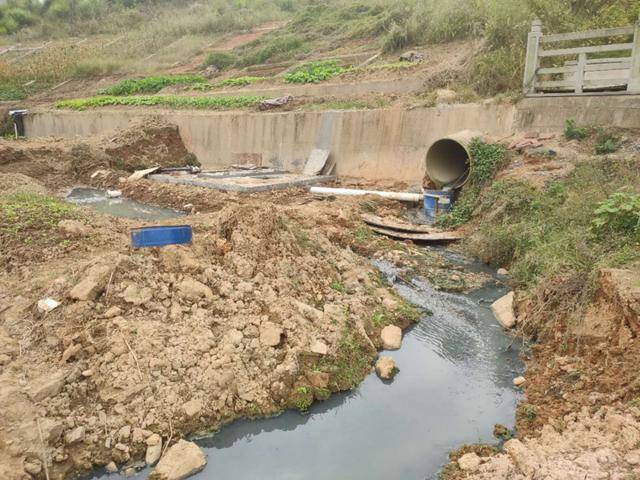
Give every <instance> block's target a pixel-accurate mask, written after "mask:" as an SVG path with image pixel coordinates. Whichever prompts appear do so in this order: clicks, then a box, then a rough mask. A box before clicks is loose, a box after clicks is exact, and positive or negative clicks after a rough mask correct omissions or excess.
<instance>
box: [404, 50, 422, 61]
mask: <svg viewBox="0 0 640 480" xmlns="http://www.w3.org/2000/svg"><path fill="white" fill-rule="evenodd" d="M423 58H424V55H423V54H421V53H420V52H416V51H414V50H410V51H408V52H404V53H403V54H402V55H400V61H401V62H411V63H416V62H419V61H421V60H422V59H423Z"/></svg>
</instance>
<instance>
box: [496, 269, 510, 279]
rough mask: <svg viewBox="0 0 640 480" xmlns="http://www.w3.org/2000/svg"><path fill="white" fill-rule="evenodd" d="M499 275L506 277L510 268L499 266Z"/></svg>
mask: <svg viewBox="0 0 640 480" xmlns="http://www.w3.org/2000/svg"><path fill="white" fill-rule="evenodd" d="M498 275H501V276H503V277H506V276H507V275H509V270H507V269H506V268H499V269H498Z"/></svg>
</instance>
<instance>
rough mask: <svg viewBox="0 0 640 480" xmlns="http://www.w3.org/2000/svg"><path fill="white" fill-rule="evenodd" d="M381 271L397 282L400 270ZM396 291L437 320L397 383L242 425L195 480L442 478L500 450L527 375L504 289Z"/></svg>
mask: <svg viewBox="0 0 640 480" xmlns="http://www.w3.org/2000/svg"><path fill="white" fill-rule="evenodd" d="M376 266H377V267H378V268H379V269H380V270H381V271H382V272H383V273H384V274H385V275H387V277H388V278H389V279H390V280H391V281H394V280H395V270H394V268H393V267H392V266H391V265H389V264H386V263H376ZM466 267H471V268H473V269H475V270H476V271H478V270H484V271H488V270H486V269H485V268H484V267H483V266H481V265H468V264H467V265H466ZM395 287H396V289H397V290H398V292H399V293H400V294H401V295H402V296H403V297H404V298H406V299H407V300H409V301H411V302H413V303H415V304H417V305H419V306H421V307H423V308H425V309H427V310H429V311H431V312H433V315H431V316H426V317H424V318H423V319H422V320H421V321H420V322H419V323H418V324H417V325H416V326H415V327H414V328H412V329H411V330H410V331H409V332H406V333H405V337H404V340H403V344H402V348H401V349H400V350H399V351H394V352H385V353H384V355H389V356H391V357H393V358H394V359H395V361H396V363H397V365H398V367H399V368H400V372H399V373H398V374H397V376H396V377H395V379H394V380H393V382H391V383H384V382H382V381H380V380H379V379H378V378H377V376H376V375H375V374H371V375H369V376H368V377H367V378H366V379H365V380H364V382H363V383H362V384H361V385H360V386H359V387H358V388H357V389H355V390H353V391H351V392H348V393H344V394H337V395H334V396H332V397H331V398H330V399H329V400H328V401H326V402H322V403H318V404H315V405H314V406H312V408H311V409H310V411H309V412H308V413H307V414H301V413H298V412H295V411H287V412H284V413H283V414H282V415H280V416H278V417H274V418H269V419H264V420H257V421H246V420H241V421H236V422H233V423H232V424H230V425H227V426H225V427H223V428H222V429H221V430H220V431H219V432H217V433H216V434H215V435H213V436H211V437H208V438H204V439H200V440H198V441H197V443H199V445H200V446H201V447H203V448H204V450H205V452H206V455H207V459H208V464H207V467H206V468H205V470H203V471H202V472H200V473H199V474H197V475H195V476H193V477H192V478H193V479H194V480H213V479H219V478H233V479H234V480H258V479H260V480H276V479H277V480H294V479H295V480H298V479H316V480H317V479H320V480H324V479H327V480H329V479H331V480H334V479H336V478H366V479H368V480H376V479H380V480H382V479H389V478H402V479H405V480H413V479H415V480H424V479H436V478H437V476H438V472H439V471H440V470H441V468H442V467H443V465H444V464H445V463H446V462H447V455H448V453H449V452H450V451H451V450H454V449H456V448H458V447H460V446H462V445H464V444H469V443H478V442H480V443H483V442H484V443H494V442H495V439H494V438H493V435H492V432H493V427H494V425H495V424H498V423H499V424H502V425H505V426H506V427H508V428H512V427H513V425H514V423H515V410H516V405H517V402H518V399H519V396H520V394H519V392H518V391H517V390H516V389H515V388H514V387H513V385H512V380H513V378H514V377H516V376H518V375H520V374H521V373H522V371H523V369H524V367H523V365H522V363H521V361H520V359H519V351H518V347H517V345H514V346H511V348H510V345H511V343H512V339H511V338H510V337H508V336H506V335H505V334H504V333H503V331H502V330H501V328H500V327H499V325H498V323H497V321H496V320H495V318H494V317H493V314H492V313H491V311H490V309H489V307H488V305H490V303H491V302H492V301H494V300H496V299H497V298H499V297H500V296H502V295H503V294H504V293H505V290H504V287H498V286H496V285H495V284H494V283H490V284H488V285H487V286H485V287H483V288H481V289H480V290H477V291H475V292H472V293H470V294H465V295H463V294H450V293H444V292H440V291H436V290H434V289H433V288H432V287H431V286H430V285H428V284H427V283H424V282H422V281H419V280H414V281H413V282H412V283H411V284H403V283H395ZM148 473H149V469H146V470H143V471H141V472H139V473H138V474H137V475H136V477H134V478H146V476H147V475H148ZM86 478H92V479H94V480H119V479H122V478H124V477H122V476H121V475H118V474H114V475H107V474H104V473H98V474H94V476H92V477H86Z"/></svg>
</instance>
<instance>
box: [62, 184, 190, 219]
mask: <svg viewBox="0 0 640 480" xmlns="http://www.w3.org/2000/svg"><path fill="white" fill-rule="evenodd" d="M66 199H67V201H69V202H71V203H75V204H77V205H86V206H88V207H90V208H92V209H93V210H95V211H96V212H99V213H104V214H107V215H113V216H114V217H123V218H130V219H132V220H147V221H151V220H167V219H170V218H177V217H181V216H184V213H183V212H179V211H177V210H172V209H170V208H162V207H154V206H152V205H146V204H144V203H140V202H136V201H135V200H129V199H126V198H122V197H120V198H108V197H107V194H106V192H105V191H103V190H98V189H96V188H86V187H76V188H74V189H73V190H71V192H70V193H69V194H68V195H67V198H66Z"/></svg>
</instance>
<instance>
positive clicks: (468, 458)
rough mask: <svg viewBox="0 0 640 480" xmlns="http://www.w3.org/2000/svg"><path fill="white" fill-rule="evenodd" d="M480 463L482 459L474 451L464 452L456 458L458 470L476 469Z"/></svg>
mask: <svg viewBox="0 0 640 480" xmlns="http://www.w3.org/2000/svg"><path fill="white" fill-rule="evenodd" d="M481 463H482V460H481V459H480V457H479V456H478V454H477V453H475V452H471V453H465V454H464V455H463V456H461V457H460V458H459V459H458V466H459V467H460V470H464V471H473V470H475V469H477V468H478V467H479V466H480V464H481Z"/></svg>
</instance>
